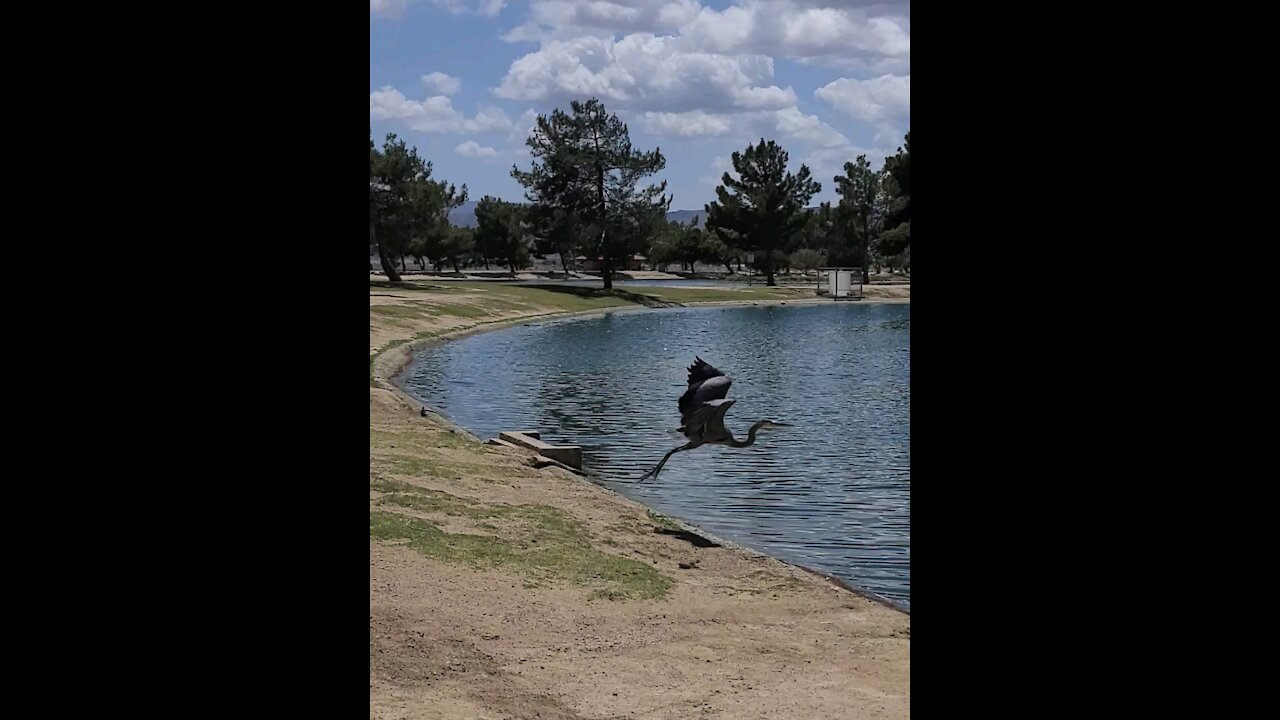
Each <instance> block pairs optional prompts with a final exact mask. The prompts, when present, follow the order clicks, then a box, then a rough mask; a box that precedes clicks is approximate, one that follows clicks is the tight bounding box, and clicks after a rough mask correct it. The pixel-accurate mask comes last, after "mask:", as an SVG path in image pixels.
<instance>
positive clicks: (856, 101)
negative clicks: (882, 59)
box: [813, 75, 911, 123]
mask: <svg viewBox="0 0 1280 720" xmlns="http://www.w3.org/2000/svg"><path fill="white" fill-rule="evenodd" d="M813 94H814V95H815V96H817V97H818V98H820V99H822V100H825V101H826V102H828V103H829V104H830V105H831V106H832V107H834V108H836V109H837V110H840V111H841V112H843V113H845V114H846V115H848V116H850V117H852V118H856V119H858V120H862V121H864V122H869V123H888V122H893V121H897V120H904V119H909V118H910V117H911V76H910V75H903V76H895V75H881V76H880V77H877V78H872V79H870V80H853V79H850V78H841V79H839V80H836V81H835V82H832V83H829V84H827V85H824V86H822V87H820V88H818V89H817V90H815V91H814V92H813Z"/></svg>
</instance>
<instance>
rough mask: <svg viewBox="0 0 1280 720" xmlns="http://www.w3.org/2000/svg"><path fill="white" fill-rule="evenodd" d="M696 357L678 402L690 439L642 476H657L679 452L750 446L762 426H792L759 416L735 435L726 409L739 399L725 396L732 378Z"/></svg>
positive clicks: (641, 478)
mask: <svg viewBox="0 0 1280 720" xmlns="http://www.w3.org/2000/svg"><path fill="white" fill-rule="evenodd" d="M693 360H694V362H693V364H692V365H690V366H689V389H688V390H686V391H685V393H684V395H681V396H680V402H679V407H680V419H681V420H682V421H683V424H682V425H681V426H680V430H679V432H682V433H684V436H685V437H686V438H688V439H689V442H687V443H685V444H684V445H681V446H680V447H678V448H673V449H672V450H671V451H669V452H668V453H667V454H666V455H664V456H663V458H662V461H661V462H659V463H658V464H657V465H656V466H654V467H653V468H652V469H651V470H649V471H648V472H646V473H645V474H643V475H641V476H640V480H646V479H648V478H656V477H658V473H659V472H661V471H662V466H663V465H666V464H667V460H669V459H670V458H671V456H672V455H675V454H676V453H678V452H682V451H684V450H692V449H694V448H696V447H700V446H702V445H708V444H711V445H727V446H729V447H735V448H744V447H749V446H751V445H754V444H755V442H756V433H757V432H759V431H760V430H763V429H766V428H774V427H790V425H789V424H788V423H781V422H774V421H773V420H760V421H758V422H756V424H755V425H752V426H751V427H750V428H749V429H748V430H747V439H746V440H739V439H738V438H736V437H734V436H733V433H731V432H729V429H728V428H726V427H725V426H724V415H725V413H727V412H728V411H729V408H730V407H732V406H733V404H734V403H735V402H737V401H736V400H729V399H726V397H725V396H726V395H728V394H729V386H730V385H732V384H733V380H732V379H730V378H729V377H728V376H726V375H725V374H724V373H722V372H720V371H719V370H717V369H715V368H714V367H712V366H711V365H709V364H707V362H706V361H704V360H703V359H702V358H700V357H694V359H693Z"/></svg>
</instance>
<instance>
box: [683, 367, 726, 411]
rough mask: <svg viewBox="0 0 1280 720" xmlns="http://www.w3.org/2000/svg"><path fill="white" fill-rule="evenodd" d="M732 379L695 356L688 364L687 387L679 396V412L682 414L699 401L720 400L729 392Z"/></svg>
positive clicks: (695, 405)
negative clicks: (692, 361) (690, 363)
mask: <svg viewBox="0 0 1280 720" xmlns="http://www.w3.org/2000/svg"><path fill="white" fill-rule="evenodd" d="M732 384H733V380H731V379H729V378H728V377H726V376H725V374H724V373H722V372H720V371H719V370H717V369H715V368H714V367H711V366H710V365H708V364H707V363H706V361H704V360H703V359H702V358H699V357H695V358H694V363H693V364H692V365H690V366H689V389H688V390H686V391H685V393H684V395H681V396H680V402H679V407H680V414H681V415H684V414H686V413H688V412H689V411H690V410H691V409H693V408H695V407H697V406H698V404H699V403H705V402H711V401H712V400H722V399H724V397H725V396H727V395H728V394H729V386H730V385H732Z"/></svg>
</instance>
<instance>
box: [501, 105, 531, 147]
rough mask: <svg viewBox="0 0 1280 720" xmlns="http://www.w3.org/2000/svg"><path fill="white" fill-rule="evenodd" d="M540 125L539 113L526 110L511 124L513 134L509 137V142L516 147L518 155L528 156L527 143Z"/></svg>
mask: <svg viewBox="0 0 1280 720" xmlns="http://www.w3.org/2000/svg"><path fill="white" fill-rule="evenodd" d="M537 125H538V113H536V112H534V111H533V110H532V109H530V110H525V111H524V112H523V113H521V114H520V117H518V118H516V121H515V122H514V123H512V124H511V133H510V134H509V135H508V136H507V142H509V143H511V144H512V145H514V146H516V154H517V155H528V154H529V148H528V147H527V146H526V145H525V141H526V140H528V139H529V136H530V135H532V134H533V129H534V128H535V127H537Z"/></svg>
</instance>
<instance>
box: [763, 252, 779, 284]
mask: <svg viewBox="0 0 1280 720" xmlns="http://www.w3.org/2000/svg"><path fill="white" fill-rule="evenodd" d="M764 284H765V285H768V286H769V287H777V285H778V283H776V282H774V280H773V253H772V252H768V251H766V252H765V254H764Z"/></svg>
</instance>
